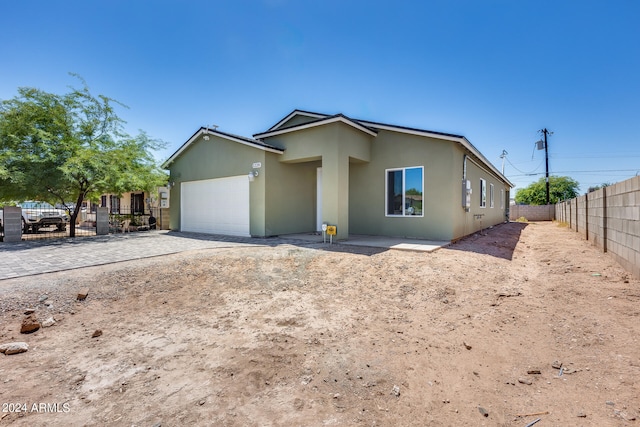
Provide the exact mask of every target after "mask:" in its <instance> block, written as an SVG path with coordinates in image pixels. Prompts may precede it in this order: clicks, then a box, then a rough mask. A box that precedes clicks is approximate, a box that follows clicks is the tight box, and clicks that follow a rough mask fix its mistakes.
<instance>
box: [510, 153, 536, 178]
mask: <svg viewBox="0 0 640 427" xmlns="http://www.w3.org/2000/svg"><path fill="white" fill-rule="evenodd" d="M504 158H505V159H507V162H509V164H510V165H511V167H512V168H514V169H515V170H517V171H518V172H520V173H522V174H525V175H531V174H533V173H534V172H535V171H537V170H538V169H540V166H542V163H544V160H543V161H541V162H540V164H539V165H538V166H536V168H535V169H534V170H532V171H531V172H525V171H521V170H520V169H518V168H517V167H516V166H515V165H514V164H513V163H511V160H509V158H508V157H507V156H504ZM516 176H517V175H516Z"/></svg>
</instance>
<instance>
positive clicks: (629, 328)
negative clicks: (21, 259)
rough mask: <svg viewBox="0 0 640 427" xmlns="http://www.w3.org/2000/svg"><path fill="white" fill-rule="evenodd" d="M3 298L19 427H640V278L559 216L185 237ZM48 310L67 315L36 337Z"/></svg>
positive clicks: (6, 411) (3, 361)
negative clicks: (327, 240) (313, 237)
mask: <svg viewBox="0 0 640 427" xmlns="http://www.w3.org/2000/svg"><path fill="white" fill-rule="evenodd" d="M83 288H88V290H89V293H88V296H87V298H86V299H85V300H84V301H78V300H77V294H78V293H79V291H81V290H82V289H83ZM0 298H1V299H0V309H1V311H0V320H1V324H0V344H3V343H8V342H13V341H24V342H26V343H28V345H29V349H28V351H27V352H25V353H20V354H13V355H4V354H0V381H1V386H0V401H1V402H2V412H0V426H2V425H17V426H72V425H78V426H82V425H101V426H131V425H135V426H149V427H151V426H185V425H203V426H204V425H219V426H294V425H296V426H323V425H329V426H425V425H434V426H520V427H524V426H525V425H528V424H529V423H531V422H532V421H535V420H536V419H538V418H539V419H540V421H539V423H538V424H536V427H539V426H540V427H542V426H640V342H639V338H640V280H638V279H637V278H633V277H631V276H630V275H628V274H627V273H626V272H625V271H624V270H623V269H622V268H621V267H619V266H618V265H617V264H616V263H615V262H614V261H613V260H612V259H611V258H610V257H609V256H608V255H606V254H602V253H600V252H598V250H597V249H595V248H594V247H592V246H591V245H590V244H589V243H588V242H585V241H583V240H582V239H581V238H580V237H579V236H578V235H577V234H576V233H574V232H572V231H570V230H568V229H566V228H563V227H560V226H559V225H557V224H555V223H530V224H520V223H510V224H503V225H500V226H498V227H494V228H492V229H490V230H487V231H486V232H484V233H482V234H476V235H474V236H470V237H469V238H466V239H464V240H462V241H460V242H458V243H456V244H453V245H451V246H450V247H448V248H444V249H441V250H438V251H436V252H433V253H416V252H405V251H396V250H388V251H381V250H376V249H370V248H369V249H367V248H356V247H349V246H345V245H333V246H331V247H329V246H328V245H326V246H325V245H321V244H305V245H302V246H293V245H283V246H276V247H265V246H256V247H238V248H233V249H229V248H225V249H216V250H208V251H198V252H190V253H182V254H179V255H174V256H169V257H161V258H153V259H147V260H143V261H136V262H130V263H120V264H114V265H109V266H104V267H95V268H86V269H82V270H75V271H68V272H63V273H55V274H47V275H40V276H33V277H28V278H22V279H11V280H3V281H0ZM29 308H34V309H35V313H34V314H35V316H36V318H37V319H38V320H39V321H40V322H43V321H46V320H47V319H49V318H50V317H51V316H53V318H54V320H55V324H53V325H52V326H49V327H42V328H40V329H39V330H37V331H36V332H33V333H30V334H22V333H20V329H21V324H22V322H23V319H24V318H25V317H26V316H25V314H24V313H25V310H26V309H29ZM98 330H99V331H101V335H100V334H99V333H96V331H98ZM94 335H99V336H95V337H94ZM18 411H20V412H18Z"/></svg>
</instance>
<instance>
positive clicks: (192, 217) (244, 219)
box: [180, 175, 250, 236]
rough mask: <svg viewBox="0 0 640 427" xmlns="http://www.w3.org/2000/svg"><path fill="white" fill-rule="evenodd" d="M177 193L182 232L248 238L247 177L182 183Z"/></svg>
mask: <svg viewBox="0 0 640 427" xmlns="http://www.w3.org/2000/svg"><path fill="white" fill-rule="evenodd" d="M180 193H181V197H180V200H181V203H180V213H181V221H180V222H181V224H180V229H181V230H182V231H189V232H196V233H210V234H226V235H232V236H250V230H249V218H250V214H249V180H248V179H247V177H246V175H242V176H234V177H228V178H218V179H207V180H202V181H189V182H183V183H182V184H181V187H180Z"/></svg>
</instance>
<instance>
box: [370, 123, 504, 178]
mask: <svg viewBox="0 0 640 427" xmlns="http://www.w3.org/2000/svg"><path fill="white" fill-rule="evenodd" d="M358 123H362V124H363V125H364V126H367V127H371V128H373V129H380V130H388V131H391V132H401V133H407V134H410V135H417V136H424V137H428V138H436V139H443V140H446V141H453V142H457V143H459V144H460V145H462V146H463V147H464V148H465V149H467V150H468V151H469V152H471V154H473V155H474V156H475V157H477V158H478V159H479V160H480V161H481V162H482V163H484V164H485V165H486V166H487V167H489V169H491V171H492V172H493V173H495V174H496V175H497V176H498V177H500V179H502V180H504V182H505V183H507V184H508V185H509V186H510V187H511V188H513V187H515V185H514V184H513V183H512V182H511V181H509V180H508V179H507V177H505V176H504V175H503V174H502V173H501V172H500V171H499V170H498V169H497V168H496V167H495V166H494V165H493V164H492V163H491V162H490V161H489V160H488V159H487V158H486V157H485V156H484V155H483V154H482V153H481V152H480V151H479V150H478V149H477V148H476V147H474V145H473V144H472V143H471V142H469V140H468V139H467V138H466V137H464V136H461V135H454V134H449V133H442V132H434V131H428V130H422V129H414V128H408V127H404V126H393V125H387V124H383V123H376V122H367V121H364V120H358Z"/></svg>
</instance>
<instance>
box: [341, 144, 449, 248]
mask: <svg viewBox="0 0 640 427" xmlns="http://www.w3.org/2000/svg"><path fill="white" fill-rule="evenodd" d="M452 147H453V143H451V142H447V141H442V140H436V139H430V138H424V137H420V136H414V135H408V134H403V133H399V132H391V131H380V132H379V133H378V136H377V137H376V139H375V140H374V142H373V145H372V151H371V162H370V163H366V164H352V165H351V181H350V187H351V191H350V205H351V210H350V215H349V221H350V224H351V227H350V230H351V232H352V233H354V234H370V235H387V236H400V237H404V236H410V237H420V238H429V239H439V240H449V239H450V236H451V228H452V223H451V221H452V219H451V215H450V205H451V202H452V197H453V195H452V194H451V191H450V183H449V180H450V178H449V177H450V174H451V172H450V170H451V168H452V163H453V148H452ZM414 166H423V167H424V176H423V178H424V187H423V211H424V216H423V217H418V216H408V217H390V216H386V215H385V212H386V207H385V184H386V170H387V169H392V168H404V167H414Z"/></svg>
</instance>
